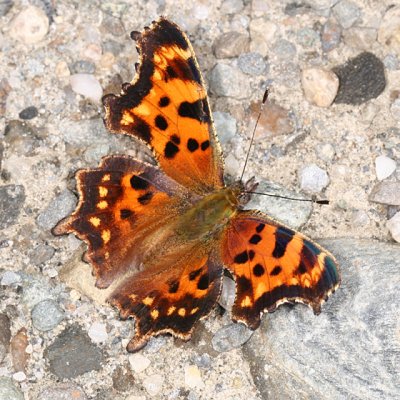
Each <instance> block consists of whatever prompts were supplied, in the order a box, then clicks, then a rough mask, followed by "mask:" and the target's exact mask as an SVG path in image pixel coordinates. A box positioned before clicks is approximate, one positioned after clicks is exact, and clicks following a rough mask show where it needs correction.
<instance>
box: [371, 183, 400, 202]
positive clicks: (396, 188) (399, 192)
mask: <svg viewBox="0 0 400 400" xmlns="http://www.w3.org/2000/svg"><path fill="white" fill-rule="evenodd" d="M369 200H370V201H373V202H374V203H380V204H388V205H392V206H400V182H385V181H383V182H379V183H377V184H376V185H375V186H374V188H373V189H372V192H371V194H370V195H369Z"/></svg>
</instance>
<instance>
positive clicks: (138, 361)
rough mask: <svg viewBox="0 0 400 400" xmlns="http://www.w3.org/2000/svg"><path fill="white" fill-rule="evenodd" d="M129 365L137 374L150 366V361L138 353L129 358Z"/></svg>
mask: <svg viewBox="0 0 400 400" xmlns="http://www.w3.org/2000/svg"><path fill="white" fill-rule="evenodd" d="M129 364H130V365H131V369H132V370H133V371H135V372H137V373H139V372H143V371H144V370H145V369H146V368H147V367H148V366H149V365H150V364H151V361H150V360H149V359H148V358H147V357H145V356H143V355H141V354H140V353H135V354H131V355H130V356H129Z"/></svg>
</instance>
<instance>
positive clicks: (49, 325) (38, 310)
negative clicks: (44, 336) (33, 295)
mask: <svg viewBox="0 0 400 400" xmlns="http://www.w3.org/2000/svg"><path fill="white" fill-rule="evenodd" d="M31 317H32V324H33V326H34V327H35V328H36V329H38V330H39V331H41V332H47V331H51V330H52V329H54V328H55V327H56V326H57V325H58V324H59V323H60V322H61V321H62V320H63V319H64V311H63V310H62V309H61V308H60V307H59V305H58V304H57V303H56V302H55V301H54V300H51V299H49V300H43V301H41V302H40V303H38V304H36V305H35V307H34V308H33V310H32V315H31Z"/></svg>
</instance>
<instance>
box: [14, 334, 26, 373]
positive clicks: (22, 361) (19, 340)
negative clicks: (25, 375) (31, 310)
mask: <svg viewBox="0 0 400 400" xmlns="http://www.w3.org/2000/svg"><path fill="white" fill-rule="evenodd" d="M28 344H29V342H28V335H27V333H26V329H25V328H21V329H20V330H19V331H18V332H17V333H16V334H15V335H14V336H13V337H12V339H11V342H10V352H11V359H12V364H13V369H14V371H15V372H19V371H22V372H25V370H26V364H27V362H28V359H29V354H28V353H27V352H26V348H27V347H28Z"/></svg>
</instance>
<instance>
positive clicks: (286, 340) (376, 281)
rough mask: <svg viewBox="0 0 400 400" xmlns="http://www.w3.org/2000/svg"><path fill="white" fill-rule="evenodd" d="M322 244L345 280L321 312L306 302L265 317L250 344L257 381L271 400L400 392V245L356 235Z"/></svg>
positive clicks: (374, 396) (378, 396)
mask: <svg viewBox="0 0 400 400" xmlns="http://www.w3.org/2000/svg"><path fill="white" fill-rule="evenodd" d="M321 244H323V245H324V247H326V248H328V249H329V250H330V251H332V253H334V254H335V255H336V256H337V258H338V261H339V265H341V270H342V286H341V287H340V288H339V289H338V291H337V292H336V293H335V294H333V295H332V298H331V299H329V301H328V302H327V303H326V304H325V306H324V307H323V311H322V313H321V314H320V315H319V316H318V317H317V316H314V315H313V314H312V312H311V310H308V309H307V308H305V307H302V306H300V305H297V306H295V307H280V308H279V309H278V310H277V312H275V313H274V315H270V316H268V318H267V317H266V316H264V322H267V321H265V320H267V319H268V323H264V324H263V325H262V326H261V328H260V329H259V330H258V331H256V334H255V335H253V337H252V338H251V340H250V341H249V342H248V343H247V344H246V345H245V346H244V356H245V358H246V359H247V360H248V362H249V364H250V371H251V373H252V376H253V380H254V383H255V384H256V386H257V387H258V389H259V391H260V394H261V396H262V398H266V399H277V400H280V399H304V398H307V399H310V400H317V399H322V398H329V399H331V400H336V399H337V400H339V399H361V398H362V399H371V400H372V399H377V400H378V399H397V398H400V386H399V385H398V382H399V381H400V370H399V368H398V365H399V363H400V338H399V335H398V310H399V307H400V297H399V296H398V288H399V286H400V274H399V273H398V260H399V259H400V248H399V247H398V246H396V245H390V244H386V243H380V242H377V241H373V240H352V239H349V238H344V239H336V240H325V241H323V242H322V243H321ZM261 349H262V351H261ZM282 382H284V384H282Z"/></svg>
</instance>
